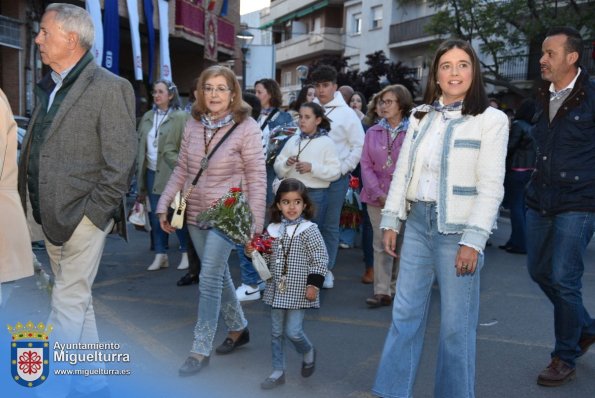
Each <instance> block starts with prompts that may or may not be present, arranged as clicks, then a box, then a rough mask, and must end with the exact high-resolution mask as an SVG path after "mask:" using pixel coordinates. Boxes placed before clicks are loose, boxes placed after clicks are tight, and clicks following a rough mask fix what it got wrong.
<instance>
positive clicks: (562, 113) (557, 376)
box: [526, 27, 595, 387]
mask: <svg viewBox="0 0 595 398" xmlns="http://www.w3.org/2000/svg"><path fill="white" fill-rule="evenodd" d="M541 48H542V56H541V59H540V60H539V64H540V68H541V78H542V79H543V80H544V82H543V85H542V86H541V87H540V89H539V91H538V95H537V102H538V104H537V117H536V120H537V123H536V124H535V126H534V127H533V137H534V138H535V143H536V145H537V162H536V165H535V171H534V172H533V174H532V175H531V180H530V181H529V185H528V186H527V191H526V203H527V207H528V210H527V214H526V217H527V218H526V221H527V231H529V233H528V234H527V236H526V244H527V268H528V270H529V275H530V276H531V278H532V279H533V280H534V281H535V282H536V283H537V284H538V285H539V287H540V288H541V290H542V291H543V292H544V293H545V295H546V296H547V298H548V299H549V301H550V302H551V303H552V304H553V307H554V308H553V315H554V333H555V338H556V342H555V346H554V350H553V351H552V352H551V354H550V356H551V360H550V363H549V365H548V366H547V367H546V368H545V369H544V370H543V371H542V372H541V373H540V374H539V376H538V377H537V384H540V385H543V386H548V387H555V386H560V385H562V384H565V383H566V382H568V381H570V380H572V379H574V378H575V377H576V360H577V359H578V358H579V357H581V356H582V355H584V354H585V353H586V352H587V350H588V349H589V347H590V346H591V345H593V344H594V343H595V320H594V319H593V317H592V316H591V315H590V314H589V312H588V311H587V308H586V307H585V305H584V303H583V298H582V293H581V288H582V286H583V282H584V281H583V272H584V270H585V264H584V261H583V256H584V255H585V251H586V249H587V245H588V244H589V242H590V241H591V239H592V238H593V233H594V230H595V119H594V115H595V83H594V82H593V80H591V79H590V77H589V73H588V71H587V70H585V69H584V68H582V67H580V60H581V55H582V52H583V49H584V48H585V47H584V46H583V39H582V37H581V35H580V34H579V32H577V31H576V30H575V29H573V28H569V27H557V28H552V29H550V31H549V32H547V34H546V37H545V40H544V41H543V44H542V47H541ZM591 287H592V286H591ZM585 376H586V377H589V376H588V375H585ZM590 377H592V375H591V376H590Z"/></svg>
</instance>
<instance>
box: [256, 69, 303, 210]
mask: <svg viewBox="0 0 595 398" xmlns="http://www.w3.org/2000/svg"><path fill="white" fill-rule="evenodd" d="M254 92H255V94H256V97H258V99H259V100H260V116H259V118H258V125H259V126H260V129H261V130H262V146H263V148H264V151H265V156H266V158H267V159H268V155H269V154H268V148H269V138H270V134H271V131H272V130H274V129H275V127H279V126H294V123H293V119H292V117H291V115H290V114H289V113H287V112H285V111H283V110H281V109H279V107H280V106H281V105H282V103H283V96H282V94H281V88H280V87H279V84H278V83H277V82H276V81H275V80H273V79H261V80H258V81H257V82H256V83H254ZM281 148H282V147H279V148H278V151H279V152H280V151H281ZM273 163H274V162H273ZM273 163H271V164H267V205H269V204H271V202H272V201H273V191H272V184H273V180H274V179H275V177H276V175H275V169H274V168H273Z"/></svg>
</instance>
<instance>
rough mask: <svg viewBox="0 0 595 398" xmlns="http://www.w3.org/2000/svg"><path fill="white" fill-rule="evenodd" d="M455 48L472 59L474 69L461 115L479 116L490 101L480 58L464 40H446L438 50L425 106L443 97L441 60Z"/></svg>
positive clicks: (420, 115) (425, 97)
mask: <svg viewBox="0 0 595 398" xmlns="http://www.w3.org/2000/svg"><path fill="white" fill-rule="evenodd" d="M453 48H458V49H460V50H463V51H465V52H466V53H467V55H469V58H470V59H471V67H472V68H473V80H472V81H471V86H470V87H469V91H467V94H465V100H464V101H463V109H462V112H461V113H462V114H463V115H473V116H476V115H479V114H480V113H483V111H485V110H486V109H487V107H488V106H489V101H488V96H487V94H486V92H485V88H484V86H483V77H482V76H481V70H480V67H479V65H480V63H479V58H478V57H477V54H476V53H475V50H474V49H473V47H471V45H470V44H469V43H468V42H466V41H464V40H459V39H450V40H446V41H444V42H442V44H440V46H439V47H438V49H437V50H436V54H434V60H433V61H432V66H431V67H430V73H429V75H428V83H427V85H426V91H425V94H424V104H432V103H433V102H434V101H436V100H437V99H439V98H440V96H441V95H442V89H441V88H440V85H439V84H438V80H437V76H438V67H439V63H440V58H441V57H442V56H443V55H444V54H445V53H446V52H448V51H450V50H452V49H453ZM414 116H415V117H416V118H418V119H419V118H421V117H423V116H425V113H422V112H416V113H415V115H414Z"/></svg>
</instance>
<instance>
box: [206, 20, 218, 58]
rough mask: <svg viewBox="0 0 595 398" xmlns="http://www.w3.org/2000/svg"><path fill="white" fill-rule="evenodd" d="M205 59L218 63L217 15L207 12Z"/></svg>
mask: <svg viewBox="0 0 595 398" xmlns="http://www.w3.org/2000/svg"><path fill="white" fill-rule="evenodd" d="M205 59H208V60H209V61H214V62H217V15H216V14H215V13H212V12H208V11H207V12H205Z"/></svg>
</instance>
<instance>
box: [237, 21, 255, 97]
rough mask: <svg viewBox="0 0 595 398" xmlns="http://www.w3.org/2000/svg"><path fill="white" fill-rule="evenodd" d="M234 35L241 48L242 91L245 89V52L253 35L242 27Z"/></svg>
mask: <svg viewBox="0 0 595 398" xmlns="http://www.w3.org/2000/svg"><path fill="white" fill-rule="evenodd" d="M236 37H237V38H238V39H239V40H240V44H241V49H242V92H244V91H246V54H247V53H248V47H249V46H250V43H251V42H252V40H253V39H254V35H253V34H252V33H251V32H250V31H249V30H248V29H244V30H242V31H241V32H240V33H238V34H237V35H236Z"/></svg>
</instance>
